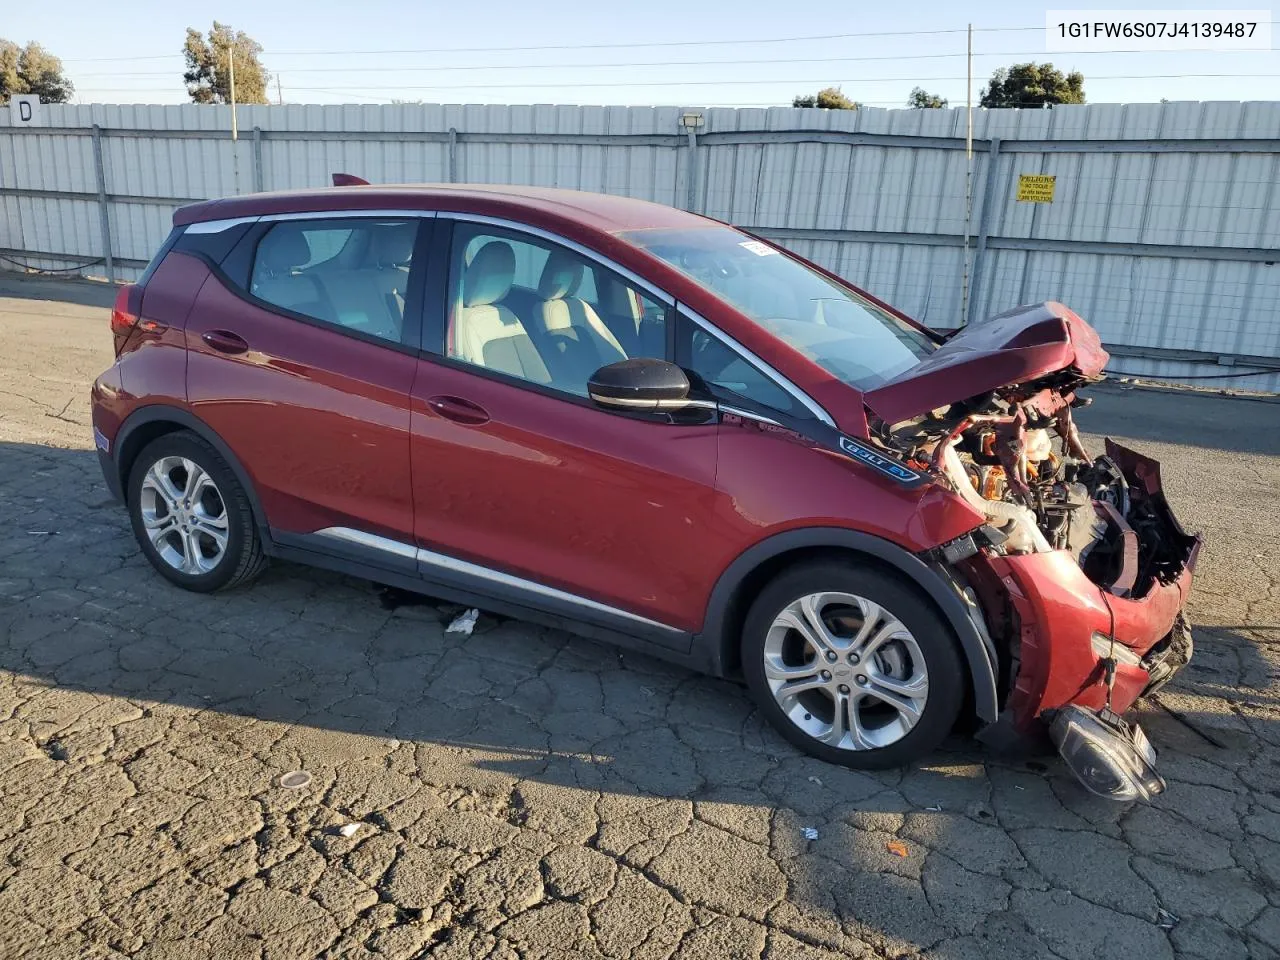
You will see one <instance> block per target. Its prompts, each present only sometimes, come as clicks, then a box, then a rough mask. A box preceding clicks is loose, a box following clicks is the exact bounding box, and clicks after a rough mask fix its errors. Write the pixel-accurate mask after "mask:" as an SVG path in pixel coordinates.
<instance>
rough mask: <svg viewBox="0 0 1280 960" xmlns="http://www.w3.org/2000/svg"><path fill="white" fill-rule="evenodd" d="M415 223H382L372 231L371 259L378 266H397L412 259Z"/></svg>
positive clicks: (416, 228)
mask: <svg viewBox="0 0 1280 960" xmlns="http://www.w3.org/2000/svg"><path fill="white" fill-rule="evenodd" d="M417 235H418V225H417V224H416V223H413V222H410V223H383V224H379V225H378V226H377V227H375V228H374V231H373V259H374V262H375V263H377V264H378V265H379V266H392V265H394V266H399V265H401V264H405V263H408V262H409V260H410V259H412V257H413V241H414V240H415V239H416V238H417Z"/></svg>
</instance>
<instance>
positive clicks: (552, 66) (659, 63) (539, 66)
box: [77, 50, 1168, 77]
mask: <svg viewBox="0 0 1280 960" xmlns="http://www.w3.org/2000/svg"><path fill="white" fill-rule="evenodd" d="M1099 52H1101V51H1099ZM1105 52H1106V53H1117V54H1134V53H1167V52H1168V51H1163V50H1108V51H1105ZM1041 55H1042V51H1036V50H993V51H991V52H990V53H975V54H974V55H973V56H974V59H978V58H981V57H1038V56H1041ZM965 56H966V53H965V51H963V50H961V51H959V52H955V53H915V54H907V55H905V56H898V55H887V56H886V55H878V56H874V57H781V58H763V59H762V58H752V59H749V60H646V61H633V62H622V63H619V62H616V61H614V62H609V63H501V64H492V65H485V64H472V63H468V64H459V65H456V66H449V65H440V64H430V65H426V66H410V65H406V66H399V67H387V66H378V67H332V66H330V67H289V68H288V69H287V70H285V71H280V70H277V71H275V72H276V73H281V72H286V73H288V74H289V75H290V76H295V75H297V74H300V73H324V74H346V73H437V72H448V71H452V70H458V71H475V70H585V69H602V68H610V67H617V68H624V67H625V68H635V67H718V66H758V65H760V64H773V63H788V64H790V63H814V64H817V63H878V62H884V61H903V60H957V59H963V58H964V57H965ZM172 75H173V71H172V70H147V71H141V70H139V71H128V72H121V71H119V70H112V71H108V72H105V73H80V74H77V76H78V77H168V76H172Z"/></svg>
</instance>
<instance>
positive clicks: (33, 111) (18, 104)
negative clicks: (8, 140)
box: [9, 94, 40, 127]
mask: <svg viewBox="0 0 1280 960" xmlns="http://www.w3.org/2000/svg"><path fill="white" fill-rule="evenodd" d="M39 112H40V98H39V97H38V96H36V95H34V94H23V95H22V96H15V97H10V98H9V113H10V122H11V123H12V124H13V125H14V126H15V127H16V126H19V125H29V124H32V123H35V119H36V115H37V114H38V113H39Z"/></svg>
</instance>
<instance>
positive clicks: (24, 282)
mask: <svg viewBox="0 0 1280 960" xmlns="http://www.w3.org/2000/svg"><path fill="white" fill-rule="evenodd" d="M119 289H120V288H119V287H118V286H116V285H115V284H111V283H104V282H101V281H97V280H76V279H69V278H65V277H42V276H38V275H32V274H22V273H15V272H13V271H4V270H0V297H14V298H17V299H21V300H57V301H61V302H63V303H75V304H78V305H80V306H82V307H105V308H107V309H110V308H111V305H112V304H113V303H115V299H116V292H117V291H118V290H119Z"/></svg>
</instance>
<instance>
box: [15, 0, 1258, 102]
mask: <svg viewBox="0 0 1280 960" xmlns="http://www.w3.org/2000/svg"><path fill="white" fill-rule="evenodd" d="M1218 5H1219V4H1215V3H1214V2H1213V0H1200V2H1199V3H1196V2H1190V3H1179V2H1177V0H1163V2H1162V3H1159V4H1153V3H1149V2H1147V3H1144V2H1142V0H1128V2H1121V3H1119V4H1113V5H1111V6H1118V7H1122V8H1125V9H1143V8H1164V9H1205V8H1214V7H1215V6H1218ZM199 6H200V13H199V14H196V13H195V12H193V7H194V5H187V4H178V3H173V2H165V3H158V2H154V0H150V2H148V0H113V2H112V3H110V4H105V5H104V4H103V3H102V2H101V0H95V2H92V3H89V2H84V0H62V2H60V3H57V4H53V3H31V2H22V0H14V2H13V3H10V4H6V8H7V9H6V11H5V13H4V16H3V18H0V36H3V37H5V38H7V39H10V40H14V41H16V42H18V43H26V42H27V41H30V40H35V41H38V42H39V43H41V44H42V45H44V46H45V47H46V48H47V49H49V50H50V51H51V52H52V53H54V54H55V55H57V56H59V57H61V58H62V60H63V63H64V66H65V67H66V70H67V74H68V76H69V77H70V78H71V79H72V81H73V82H74V83H75V86H76V101H77V102H80V103H184V102H186V101H187V96H186V93H185V88H184V86H183V83H182V69H183V62H182V57H181V49H182V44H183V40H184V37H185V34H186V28H187V27H189V26H190V27H197V28H199V29H202V30H205V31H207V30H208V29H209V27H210V26H211V22H210V21H211V20H212V19H213V18H214V17H215V16H216V18H217V19H218V20H219V21H221V22H223V23H227V24H230V25H232V26H233V27H235V28H236V29H238V30H244V31H245V32H247V33H248V34H249V35H250V36H252V37H254V38H255V39H256V40H257V41H258V42H259V43H261V44H262V45H263V47H264V53H263V57H262V59H263V62H264V64H265V65H266V67H267V69H268V70H269V71H271V73H272V74H273V76H274V77H278V79H279V87H278V90H279V94H280V95H281V96H282V98H283V101H284V102H285V103H388V102H391V101H392V100H410V101H416V100H421V101H424V102H428V103H515V104H529V103H578V104H674V105H678V106H687V107H696V106H770V105H788V104H790V102H791V98H792V97H793V96H795V95H796V94H799V93H812V92H815V91H817V90H818V89H820V88H823V87H827V86H839V87H841V88H842V89H843V91H844V92H845V94H847V95H848V96H850V97H852V98H853V99H854V100H857V101H859V102H860V103H865V104H867V105H870V106H882V107H893V106H905V105H906V99H907V95H908V94H909V92H910V91H911V89H912V87H915V86H922V87H924V88H925V89H926V90H928V91H929V92H931V93H937V94H940V95H941V96H943V97H946V98H948V99H949V100H950V102H951V105H952V106H963V105H964V102H965V98H966V81H965V66H966V56H965V46H966V35H965V30H966V26H967V25H968V24H970V23H972V24H973V27H974V41H973V45H974V63H973V73H974V83H973V97H974V103H975V105H976V103H977V98H978V95H979V93H980V91H981V89H982V87H983V86H984V85H985V81H986V79H987V78H988V77H989V76H990V75H991V72H992V71H993V70H994V69H996V68H997V67H1000V66H1005V65H1008V64H1011V63H1018V62H1026V61H1028V60H1036V61H1039V62H1044V61H1046V60H1048V61H1052V62H1053V63H1054V64H1055V65H1056V66H1058V67H1059V68H1061V69H1063V70H1080V71H1081V72H1082V73H1083V74H1084V76H1085V93H1086V96H1087V98H1088V101H1089V102H1091V103H1094V102H1111V103H1125V102H1152V101H1158V100H1160V99H1161V98H1162V97H1163V98H1167V99H1169V100H1280V53H1277V52H1276V50H1275V49H1273V50H1271V51H1269V52H1236V53H1223V52H1189V53H1156V52H1108V53H1071V54H1066V53H1056V54H1047V53H1045V34H1044V22H1045V11H1046V10H1048V9H1063V8H1068V9H1070V8H1071V5H1070V4H1069V3H1067V2H1064V0H1053V2H1050V3H1044V4H1037V3H1034V2H1011V0H988V2H983V3H972V4H970V5H968V6H965V5H964V4H960V3H957V2H954V0H950V2H948V0H915V2H912V3H892V2H884V0H876V2H866V0H859V2H855V0H844V2H834V3H833V2H814V0H810V2H808V3H804V4H794V3H781V2H777V0H773V2H765V0H643V2H638V0H612V2H611V0H484V2H482V3H481V2H474V0H473V2H469V3H466V2H463V3H459V2H452V3H440V2H436V0H425V2H424V0H418V2H415V0H359V2H351V0H293V2H289V3H286V2H281V0H222V2H220V3H218V4H217V5H216V6H204V5H199ZM1077 6H1078V7H1080V8H1092V9H1097V8H1100V7H1107V6H1108V4H1106V3H1105V0H1084V2H1082V3H1080V4H1078V5H1077ZM1230 6H1232V7H1234V8H1241V7H1243V8H1252V9H1264V10H1267V9H1269V10H1270V18H1271V19H1272V20H1273V21H1277V20H1280V17H1277V15H1276V8H1275V7H1274V6H1272V5H1270V4H1264V3H1259V2H1257V0H1254V2H1252V3H1250V2H1249V0H1235V2H1232V3H1230ZM1273 33H1274V35H1275V36H1274V39H1273V44H1274V43H1277V42H1280V24H1278V25H1277V26H1276V27H1275V28H1274V30H1273ZM518 48H524V49H518ZM530 48H541V49H530ZM271 93H272V99H273V101H274V99H275V97H276V93H277V86H276V83H275V81H274V80H273V81H272V87H271Z"/></svg>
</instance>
